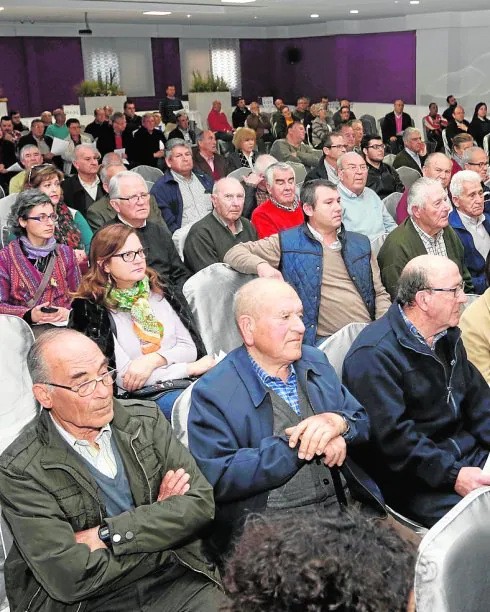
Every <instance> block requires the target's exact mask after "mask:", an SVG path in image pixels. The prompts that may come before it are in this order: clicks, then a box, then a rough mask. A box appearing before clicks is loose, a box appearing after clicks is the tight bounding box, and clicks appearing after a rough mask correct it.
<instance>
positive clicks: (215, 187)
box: [212, 176, 243, 195]
mask: <svg viewBox="0 0 490 612" xmlns="http://www.w3.org/2000/svg"><path fill="white" fill-rule="evenodd" d="M223 181H235V182H236V183H238V184H239V185H240V187H241V188H242V189H243V185H242V183H241V182H240V181H239V180H238V179H236V178H234V177H233V176H224V177H223V178H220V179H218V180H217V181H216V182H215V183H214V185H213V191H212V194H213V195H216V194H217V193H218V190H219V187H220V185H221V184H222V183H223Z"/></svg>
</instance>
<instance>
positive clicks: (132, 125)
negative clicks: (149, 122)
mask: <svg viewBox="0 0 490 612" xmlns="http://www.w3.org/2000/svg"><path fill="white" fill-rule="evenodd" d="M123 110H124V116H125V117H126V131H127V132H129V133H130V134H132V133H133V132H135V131H136V130H139V129H140V127H141V125H142V121H141V117H140V116H139V115H137V114H136V104H135V103H134V100H130V99H129V98H128V99H127V100H125V102H124V106H123Z"/></svg>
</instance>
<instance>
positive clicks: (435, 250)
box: [410, 219, 447, 257]
mask: <svg viewBox="0 0 490 612" xmlns="http://www.w3.org/2000/svg"><path fill="white" fill-rule="evenodd" d="M410 220H411V222H412V225H413V226H414V228H415V231H416V232H417V234H418V235H419V236H420V239H421V240H422V242H423V245H424V247H425V250H426V251H427V254H428V255H442V257H447V250H446V243H445V242H444V230H441V231H440V232H439V233H438V234H437V235H436V236H434V238H433V237H432V236H429V234H427V233H426V232H424V230H423V229H421V228H420V227H419V226H418V225H417V224H416V223H415V221H414V220H413V219H410Z"/></svg>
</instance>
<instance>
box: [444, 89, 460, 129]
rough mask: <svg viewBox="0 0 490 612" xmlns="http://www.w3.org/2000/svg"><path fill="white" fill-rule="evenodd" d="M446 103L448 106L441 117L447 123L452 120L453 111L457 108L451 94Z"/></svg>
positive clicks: (456, 103)
mask: <svg viewBox="0 0 490 612" xmlns="http://www.w3.org/2000/svg"><path fill="white" fill-rule="evenodd" d="M446 102H447V104H448V107H447V108H446V110H445V111H444V112H443V113H442V116H443V117H444V119H445V120H446V121H448V122H449V121H451V119H452V116H453V112H454V109H455V108H456V106H458V101H457V100H456V98H455V97H454V96H453V95H452V94H449V96H448V97H447V98H446Z"/></svg>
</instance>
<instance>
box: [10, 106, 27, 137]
mask: <svg viewBox="0 0 490 612" xmlns="http://www.w3.org/2000/svg"><path fill="white" fill-rule="evenodd" d="M9 117H10V119H12V125H13V126H14V130H17V132H25V131H27V130H29V128H28V127H27V125H24V124H23V123H22V119H21V118H20V113H19V111H18V110H14V109H12V110H9Z"/></svg>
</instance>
